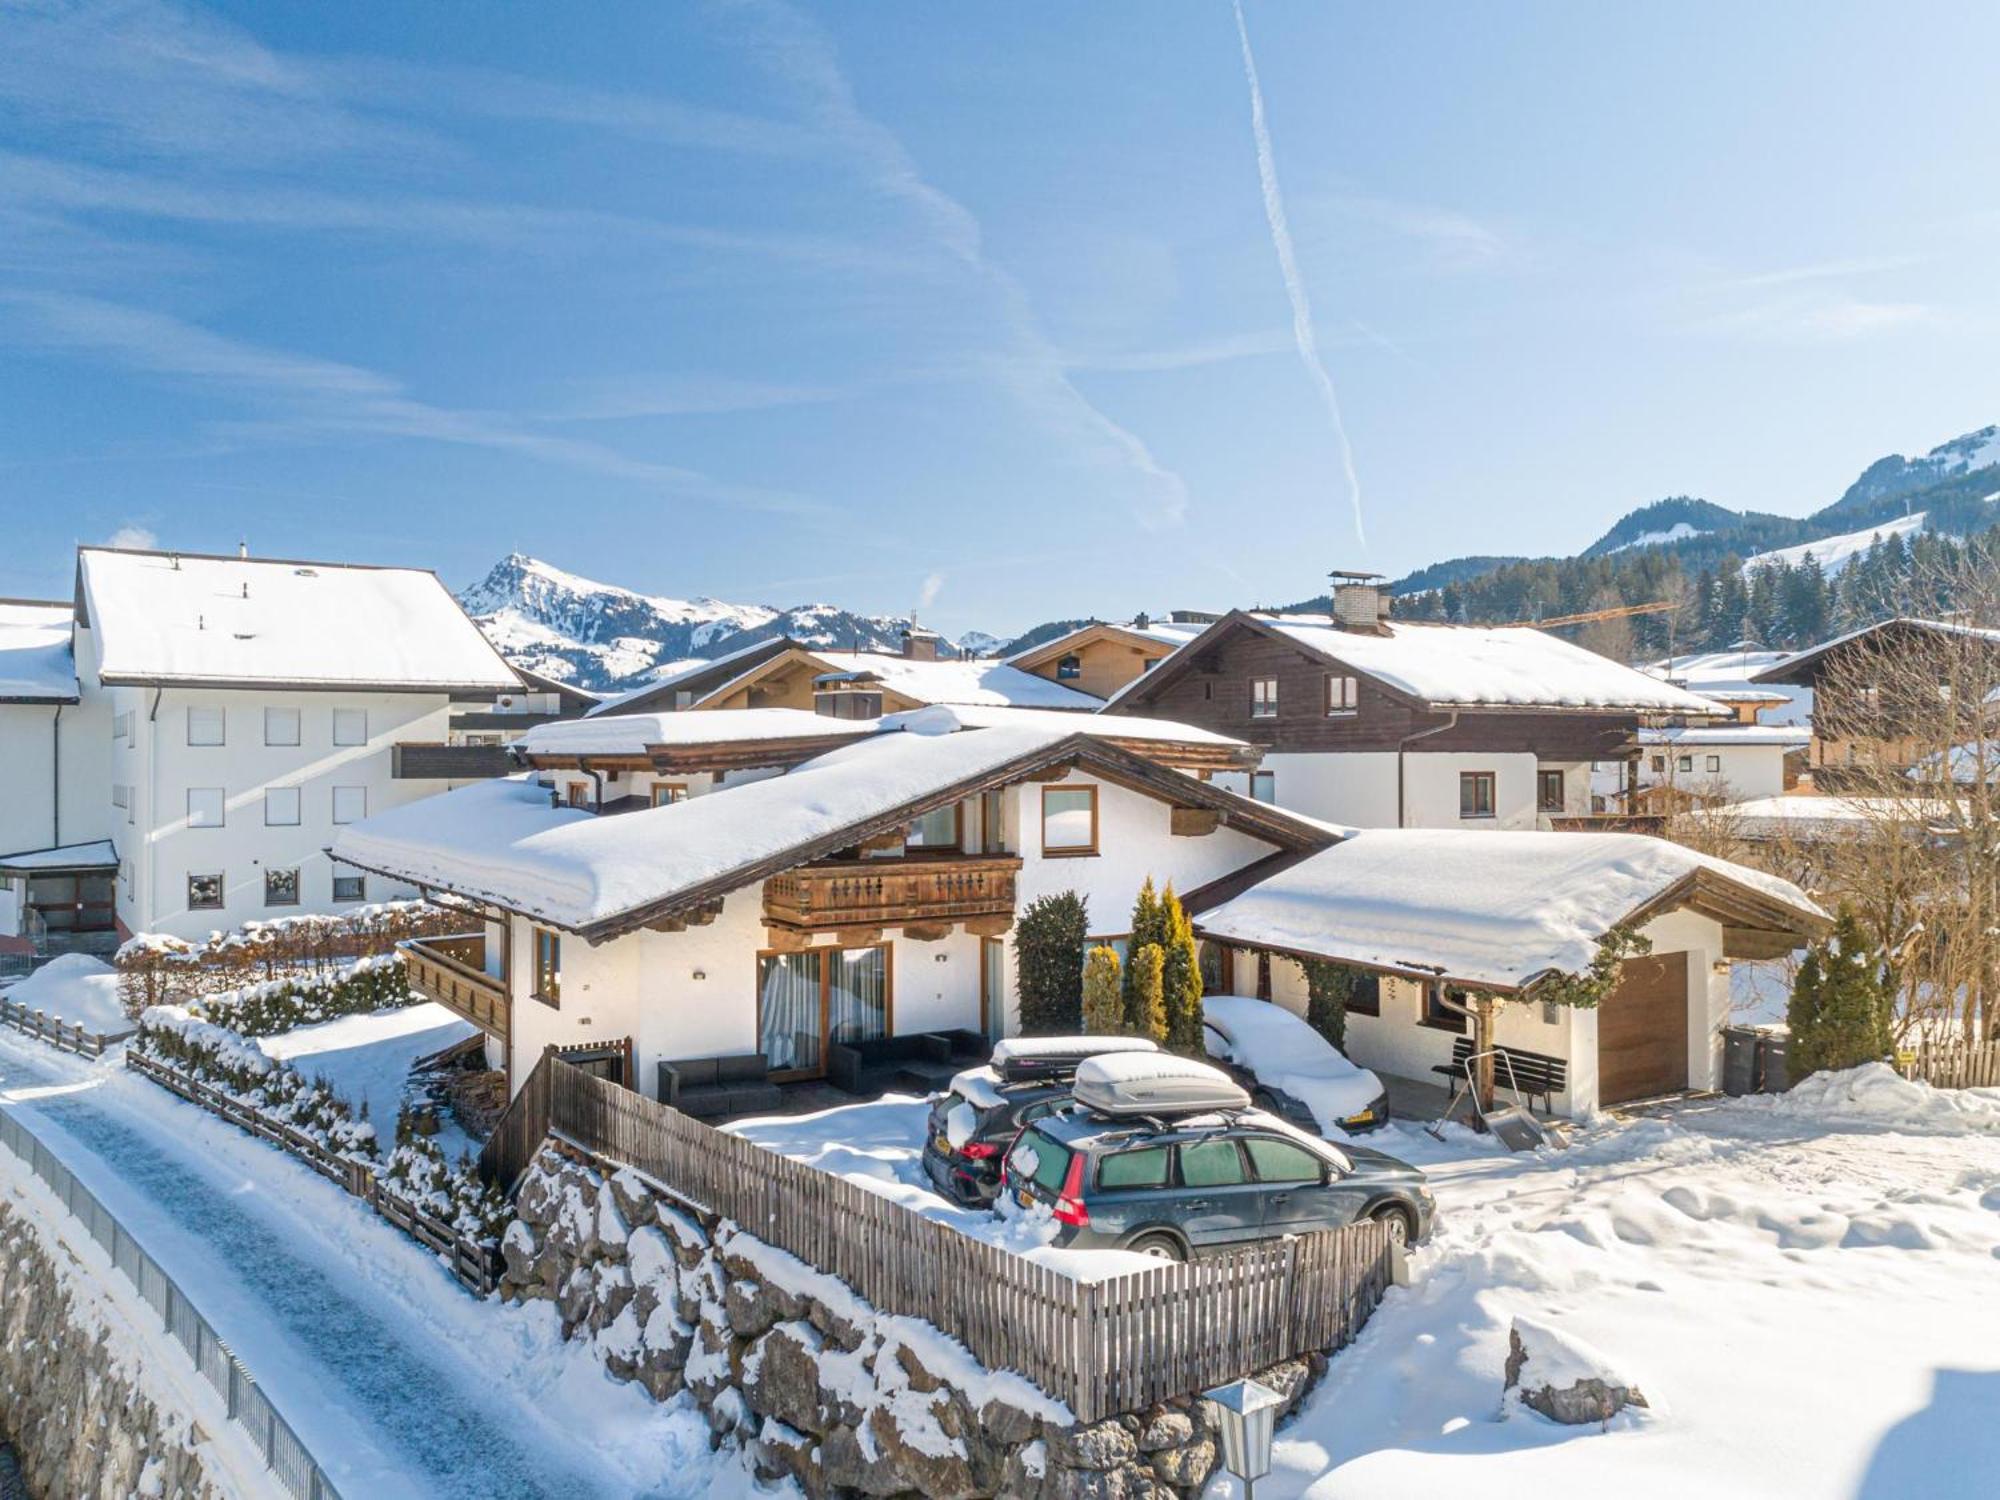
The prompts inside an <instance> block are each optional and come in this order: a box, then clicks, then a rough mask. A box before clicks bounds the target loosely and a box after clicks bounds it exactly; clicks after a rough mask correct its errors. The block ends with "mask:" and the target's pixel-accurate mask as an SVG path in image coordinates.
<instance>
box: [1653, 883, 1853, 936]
mask: <svg viewBox="0 0 2000 1500" xmlns="http://www.w3.org/2000/svg"><path fill="white" fill-rule="evenodd" d="M1676 911H1693V912H1695V913H1696V914H1697V915H1699V916H1704V917H1707V918H1709V919H1710V920H1711V921H1714V922H1719V923H1721V924H1722V925H1723V926H1724V927H1743V928H1753V929H1757V930H1761V931H1766V932H1791V933H1795V934H1797V935H1798V937H1799V940H1800V941H1801V942H1802V943H1803V942H1807V941H1810V940H1811V939H1813V938H1816V937H1819V936H1821V935H1823V934H1824V933H1826V932H1828V931H1829V930H1831V928H1832V926H1833V924H1832V922H1831V921H1830V920H1829V919H1828V918H1826V917H1825V916H1822V915H1817V914H1815V913H1812V912H1808V911H1805V910H1803V909H1802V908H1800V907H1796V906H1793V905H1791V904H1790V903H1788V902H1784V901H1780V900H1778V899H1776V898H1775V897H1772V896H1767V895H1765V894H1764V893H1763V892H1761V891H1758V890H1756V889H1754V888H1753V887H1751V886H1748V885H1745V884H1743V883H1742V882H1741V881H1736V880H1731V879H1730V878H1729V877H1728V876H1726V875H1724V874H1722V873H1721V872H1720V871H1718V870H1709V869H1699V870H1690V871H1689V872H1688V873H1687V874H1685V875H1683V876H1682V877H1681V878H1680V879H1678V880H1676V881H1675V882H1674V883H1673V884H1672V885H1670V886H1668V887H1667V888H1666V889H1665V890H1663V891H1661V892H1659V894H1657V895H1655V896H1653V897H1652V898H1650V899H1649V900H1647V901H1644V902H1641V903H1640V904H1639V905H1638V906H1637V907H1635V908H1633V910H1632V911H1630V912H1628V913H1627V914H1626V915H1625V916H1624V917H1623V918H1621V919H1620V920H1619V922H1618V924H1617V925H1619V926H1621V927H1642V926H1644V925H1645V924H1646V923H1648V922H1651V921H1653V920H1654V919H1655V918H1658V917H1663V916H1666V915H1668V914H1669V913H1670V912H1676Z"/></svg>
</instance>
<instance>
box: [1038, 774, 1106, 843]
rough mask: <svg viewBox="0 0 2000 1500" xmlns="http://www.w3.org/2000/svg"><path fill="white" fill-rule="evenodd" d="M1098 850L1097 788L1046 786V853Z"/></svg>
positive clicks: (1044, 829)
mask: <svg viewBox="0 0 2000 1500" xmlns="http://www.w3.org/2000/svg"><path fill="white" fill-rule="evenodd" d="M1096 852H1097V788H1096V787H1094V786H1045V787H1043V788H1042V853H1043V854H1095V853H1096Z"/></svg>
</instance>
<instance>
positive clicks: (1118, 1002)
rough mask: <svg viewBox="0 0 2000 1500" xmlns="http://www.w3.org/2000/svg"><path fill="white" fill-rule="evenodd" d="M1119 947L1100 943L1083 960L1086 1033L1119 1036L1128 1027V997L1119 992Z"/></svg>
mask: <svg viewBox="0 0 2000 1500" xmlns="http://www.w3.org/2000/svg"><path fill="white" fill-rule="evenodd" d="M1119 988H1120V986H1119V977H1118V950H1117V949H1116V948H1105V947H1097V948H1092V949H1091V950H1090V954H1089V956H1088V957H1087V958H1085V959H1084V961H1083V1030H1084V1034H1085V1035H1086V1036H1117V1035H1118V1034H1119V1033H1121V1032H1122V1031H1124V1030H1125V998H1124V996H1123V995H1121V994H1120V993H1119Z"/></svg>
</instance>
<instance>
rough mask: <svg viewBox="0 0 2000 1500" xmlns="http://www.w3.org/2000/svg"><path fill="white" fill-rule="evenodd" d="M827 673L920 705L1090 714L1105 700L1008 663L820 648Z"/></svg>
mask: <svg viewBox="0 0 2000 1500" xmlns="http://www.w3.org/2000/svg"><path fill="white" fill-rule="evenodd" d="M812 654H813V656H814V657H815V658H816V659H818V660H820V661H822V662H824V663H826V668H827V673H828V674H829V675H833V674H844V673H865V674H867V675H869V676H871V677H873V678H875V679H876V680H877V681H879V682H880V683H881V684H882V686H883V687H885V688H888V689H889V690H890V691H891V692H894V693H899V694H901V695H902V696H903V697H905V698H909V699H912V700H914V701H915V702H918V703H946V704H951V705H953V706H957V705H959V704H966V705H971V706H975V707H988V708H1005V707H1008V706H1009V705H1012V706H1014V707H1017V708H1059V709H1071V710H1081V711H1083V712H1090V711H1091V710H1094V709H1097V708H1101V707H1102V706H1103V703H1104V700H1103V699H1101V698H1097V697H1094V696H1092V695H1091V694H1089V693H1080V692H1078V691H1077V690H1076V689H1075V688H1070V687H1064V686H1063V685H1062V684H1061V683H1059V682H1051V681H1049V679H1048V678H1046V677H1037V676H1036V675H1035V674H1034V673H1033V672H1023V671H1022V670H1021V669H1020V668H1019V667H1012V666H1009V665H1008V664H1007V663H1006V662H1004V661H922V660H913V659H911V658H910V657H907V656H893V655H891V654H889V653H888V652H886V651H815V652H813V653H812Z"/></svg>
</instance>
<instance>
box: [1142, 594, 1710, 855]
mask: <svg viewBox="0 0 2000 1500" xmlns="http://www.w3.org/2000/svg"><path fill="white" fill-rule="evenodd" d="M1336 577H1337V578H1339V579H1341V581H1340V582H1338V583H1337V584H1336V586H1335V588H1334V591H1333V611H1332V613H1331V614H1327V615H1299V614H1255V613H1249V612H1246V611H1241V610H1238V611H1233V612H1231V613H1230V614H1228V615H1226V616H1224V617H1223V618H1222V619H1221V620H1219V621H1217V622H1216V623H1215V624H1213V625H1211V626H1209V627H1208V628H1207V629H1206V630H1204V631H1202V632H1201V633H1200V634H1199V635H1197V636H1196V637H1195V638H1194V639H1193V640H1191V641H1189V642H1188V643H1187V644H1185V645H1183V646H1180V647H1179V648H1177V649H1176V650H1175V651H1174V652H1173V653H1172V654H1171V655H1169V656H1168V657H1167V658H1166V659H1165V660H1163V661H1162V662H1160V663H1159V665H1158V666H1156V667H1154V668H1153V669H1152V670H1150V671H1148V672H1146V673H1144V674H1143V675H1142V676H1140V677H1138V678H1136V679H1135V680H1134V681H1132V682H1131V683H1130V684H1128V685H1127V686H1126V687H1125V688H1123V689H1121V690H1120V691H1118V692H1117V693H1115V694H1114V695H1113V696H1112V698H1111V700H1110V702H1109V703H1108V704H1107V712H1113V713H1117V714H1120V715H1124V716H1143V715H1158V716H1159V717H1161V718H1164V719H1169V720H1172V721H1173V722H1175V723H1182V724H1193V725H1199V726H1200V727H1202V728H1204V729H1208V730H1211V731H1212V732H1215V733H1218V734H1224V735H1230V736H1233V737H1237V738H1241V739H1244V740H1247V741H1249V742H1251V743H1253V744H1255V745H1257V746H1259V747H1260V748H1261V749H1262V750H1263V751H1264V758H1263V761H1262V763H1261V764H1260V765H1259V766H1258V767H1257V769H1256V770H1255V771H1254V772H1251V773H1247V774H1242V775H1237V776H1231V777H1228V778H1224V779H1225V781H1226V784H1228V785H1230V786H1232V787H1234V788H1239V789H1241V790H1244V791H1246V792H1247V793H1248V794H1249V795H1251V796H1252V797H1255V798H1257V799H1258V800H1260V801H1270V802H1275V803H1277V804H1278V805H1280V806H1284V807H1290V808H1295V809H1297V810H1298V811H1300V812H1303V813H1307V814H1309V815H1311V816H1313V817H1318V818H1326V819H1329V820H1331V821H1333V822H1337V823H1343V824H1349V825H1353V826H1356V827H1449V828H1467V829H1479V830H1493V829H1524V828H1526V829H1532V828H1537V827H1542V828H1547V827H1552V826H1560V825H1563V824H1564V823H1568V822H1574V821H1576V820H1579V819H1582V818H1585V817H1587V816H1588V815H1589V814H1590V812H1591V769H1592V766H1593V764H1603V763H1607V762H1613V761H1617V762H1624V761H1629V760H1631V759H1632V758H1633V757H1634V756H1636V755H1637V754H1638V745H1637V731H1638V728H1639V725H1640V722H1641V718H1642V716H1647V715H1656V714H1680V715H1686V716H1688V717H1690V718H1693V719H1699V720H1704V721H1705V720H1707V719H1708V718H1710V717H1713V716H1717V715H1720V714H1723V713H1724V712H1725V710H1723V709H1721V708H1720V706H1719V705H1717V704H1714V703H1712V702H1709V701H1708V700H1706V699H1703V698H1701V697H1699V696H1698V695H1696V694H1692V693H1689V692H1687V691H1686V690H1684V689H1682V688H1678V687H1675V686H1673V685H1672V684H1671V683H1666V682H1662V681H1660V680H1658V679H1657V678H1653V677H1649V676H1647V675H1646V674H1645V673H1643V672H1639V671H1636V670H1634V669H1633V668H1630V667H1626V666H1623V665H1621V664H1620V663H1618V662H1614V661H1611V660H1609V659H1607V658H1605V657H1602V656H1598V655H1596V654H1595V653H1593V652H1590V651H1586V650H1584V649H1583V648H1581V647H1579V646H1574V645H1571V644H1570V643H1569V642H1567V641H1562V640H1559V639H1557V638H1556V637H1555V636H1552V635H1549V634H1546V633H1545V632H1543V631H1540V630H1532V629H1528V628H1525V627H1507V626H1498V627H1489V626H1456V625H1432V624H1411V623H1405V622H1401V621H1397V620H1394V619H1392V618H1391V616H1390V606H1389V596H1388V593H1387V591H1386V590H1385V589H1384V588H1382V587H1381V586H1380V584H1379V582H1377V581H1376V580H1373V579H1372V578H1369V577H1365V576H1362V575H1336Z"/></svg>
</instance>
